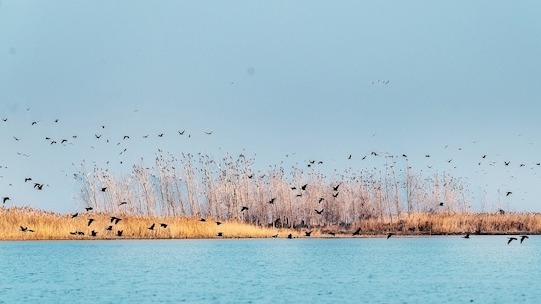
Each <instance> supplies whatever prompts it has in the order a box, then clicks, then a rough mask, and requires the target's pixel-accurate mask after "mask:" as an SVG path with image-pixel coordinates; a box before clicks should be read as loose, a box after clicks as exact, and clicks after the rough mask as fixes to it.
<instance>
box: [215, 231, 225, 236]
mask: <svg viewBox="0 0 541 304" xmlns="http://www.w3.org/2000/svg"><path fill="white" fill-rule="evenodd" d="M216 236H224V233H223V232H218V234H216Z"/></svg>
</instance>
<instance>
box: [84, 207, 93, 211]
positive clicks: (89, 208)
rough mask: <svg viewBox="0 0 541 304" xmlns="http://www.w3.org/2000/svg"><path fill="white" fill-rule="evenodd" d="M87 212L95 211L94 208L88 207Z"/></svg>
mask: <svg viewBox="0 0 541 304" xmlns="http://www.w3.org/2000/svg"><path fill="white" fill-rule="evenodd" d="M85 210H86V211H92V210H94V208H92V207H86V208H85Z"/></svg>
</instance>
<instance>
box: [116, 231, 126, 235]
mask: <svg viewBox="0 0 541 304" xmlns="http://www.w3.org/2000/svg"><path fill="white" fill-rule="evenodd" d="M123 232H124V230H118V231H117V232H116V236H122V233H123Z"/></svg>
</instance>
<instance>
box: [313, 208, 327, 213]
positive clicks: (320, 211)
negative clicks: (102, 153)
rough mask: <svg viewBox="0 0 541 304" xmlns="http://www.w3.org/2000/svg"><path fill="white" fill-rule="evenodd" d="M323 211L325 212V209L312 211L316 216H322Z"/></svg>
mask: <svg viewBox="0 0 541 304" xmlns="http://www.w3.org/2000/svg"><path fill="white" fill-rule="evenodd" d="M323 210H325V209H321V210H317V209H314V211H315V212H316V213H317V214H322V213H323Z"/></svg>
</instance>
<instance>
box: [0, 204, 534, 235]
mask: <svg viewBox="0 0 541 304" xmlns="http://www.w3.org/2000/svg"><path fill="white" fill-rule="evenodd" d="M112 216H113V215H109V214H104V213H94V212H84V213H79V214H78V215H77V216H76V217H72V215H71V214H58V213H52V212H47V211H41V210H35V209H30V208H20V207H11V208H1V209H0V240H69V239H156V238H159V239H183V238H270V237H273V236H277V237H279V238H285V237H287V236H288V235H289V234H292V236H293V237H307V236H306V232H310V231H311V232H312V233H311V234H310V237H333V235H332V234H334V236H336V237H352V234H353V231H355V230H357V229H358V228H360V229H361V231H360V235H359V236H375V235H376V236H378V235H386V234H387V233H390V232H392V233H395V234H396V235H397V236H400V235H404V236H406V235H445V234H465V233H471V234H540V233H541V214H538V213H512V214H499V213H497V214H496V213H480V214H473V213H438V214H429V213H416V214H411V215H409V216H406V215H405V216H402V217H401V218H400V219H396V218H393V220H392V221H390V220H376V219H370V220H361V221H359V222H356V223H354V224H352V225H348V226H318V227H302V228H299V229H277V228H267V227H261V226H255V225H249V224H244V223H241V222H236V221H226V222H223V223H220V224H218V223H217V221H215V220H213V219H211V218H206V219H205V221H201V219H199V218H186V217H150V216H128V215H126V216H118V218H120V220H119V221H118V222H117V223H115V220H111V217H112ZM90 219H92V221H90ZM89 222H90V223H89ZM162 224H165V225H162ZM149 228H152V229H149ZM23 229H26V231H23ZM92 231H94V233H95V236H92ZM119 231H122V234H121V235H119Z"/></svg>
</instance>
